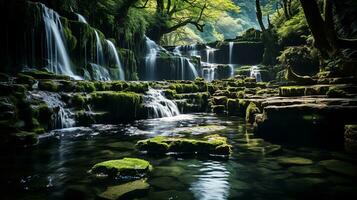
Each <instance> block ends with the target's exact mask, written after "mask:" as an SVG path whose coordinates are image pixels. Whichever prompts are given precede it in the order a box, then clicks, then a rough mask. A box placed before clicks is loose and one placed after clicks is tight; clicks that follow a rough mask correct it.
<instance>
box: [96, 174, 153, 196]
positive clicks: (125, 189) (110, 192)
mask: <svg viewBox="0 0 357 200" xmlns="http://www.w3.org/2000/svg"><path fill="white" fill-rule="evenodd" d="M149 188H150V185H149V184H148V183H147V182H146V180H144V179H141V180H136V181H132V182H128V183H124V184H121V185H116V186H110V187H108V188H107V189H106V190H105V191H104V192H103V193H101V194H99V197H100V198H102V199H109V200H117V199H129V198H134V197H138V196H140V195H141V194H143V193H144V192H146V191H148V190H149Z"/></svg>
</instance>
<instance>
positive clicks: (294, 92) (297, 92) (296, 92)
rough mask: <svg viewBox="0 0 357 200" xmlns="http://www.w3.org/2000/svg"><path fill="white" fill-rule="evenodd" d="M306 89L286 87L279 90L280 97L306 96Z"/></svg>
mask: <svg viewBox="0 0 357 200" xmlns="http://www.w3.org/2000/svg"><path fill="white" fill-rule="evenodd" d="M304 95H305V87H303V86H286V87H280V88H279V96H282V97H294V96H304Z"/></svg>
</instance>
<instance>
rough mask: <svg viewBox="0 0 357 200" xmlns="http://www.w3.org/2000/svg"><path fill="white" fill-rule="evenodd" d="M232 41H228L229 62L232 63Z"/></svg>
mask: <svg viewBox="0 0 357 200" xmlns="http://www.w3.org/2000/svg"><path fill="white" fill-rule="evenodd" d="M233 46H234V42H229V64H232V56H233Z"/></svg>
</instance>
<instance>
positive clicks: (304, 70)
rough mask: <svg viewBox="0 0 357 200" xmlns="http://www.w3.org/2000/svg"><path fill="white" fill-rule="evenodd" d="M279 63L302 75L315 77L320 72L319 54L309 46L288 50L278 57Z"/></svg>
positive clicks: (289, 48)
mask: <svg viewBox="0 0 357 200" xmlns="http://www.w3.org/2000/svg"><path fill="white" fill-rule="evenodd" d="M278 61H279V62H280V64H281V65H283V66H285V67H291V68H292V69H293V71H294V72H296V73H298V74H300V75H314V74H316V73H317V72H318V70H319V58H318V54H317V53H316V50H315V49H311V48H310V47H307V46H297V47H288V48H286V49H285V50H284V51H283V52H282V54H281V55H280V56H279V57H278Z"/></svg>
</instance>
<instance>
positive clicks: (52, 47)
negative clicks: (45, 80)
mask: <svg viewBox="0 0 357 200" xmlns="http://www.w3.org/2000/svg"><path fill="white" fill-rule="evenodd" d="M40 5H41V9H42V17H43V20H44V25H45V33H46V49H47V62H48V64H47V68H48V70H49V71H51V72H53V73H56V74H63V75H67V76H71V77H72V78H74V79H82V78H81V77H79V76H76V75H75V74H74V73H73V71H72V69H71V61H70V58H69V55H68V53H67V49H66V45H65V39H64V34H63V27H62V23H61V20H60V17H59V15H58V13H57V12H55V11H54V10H52V9H49V8H47V7H46V6H45V5H44V4H40Z"/></svg>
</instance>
